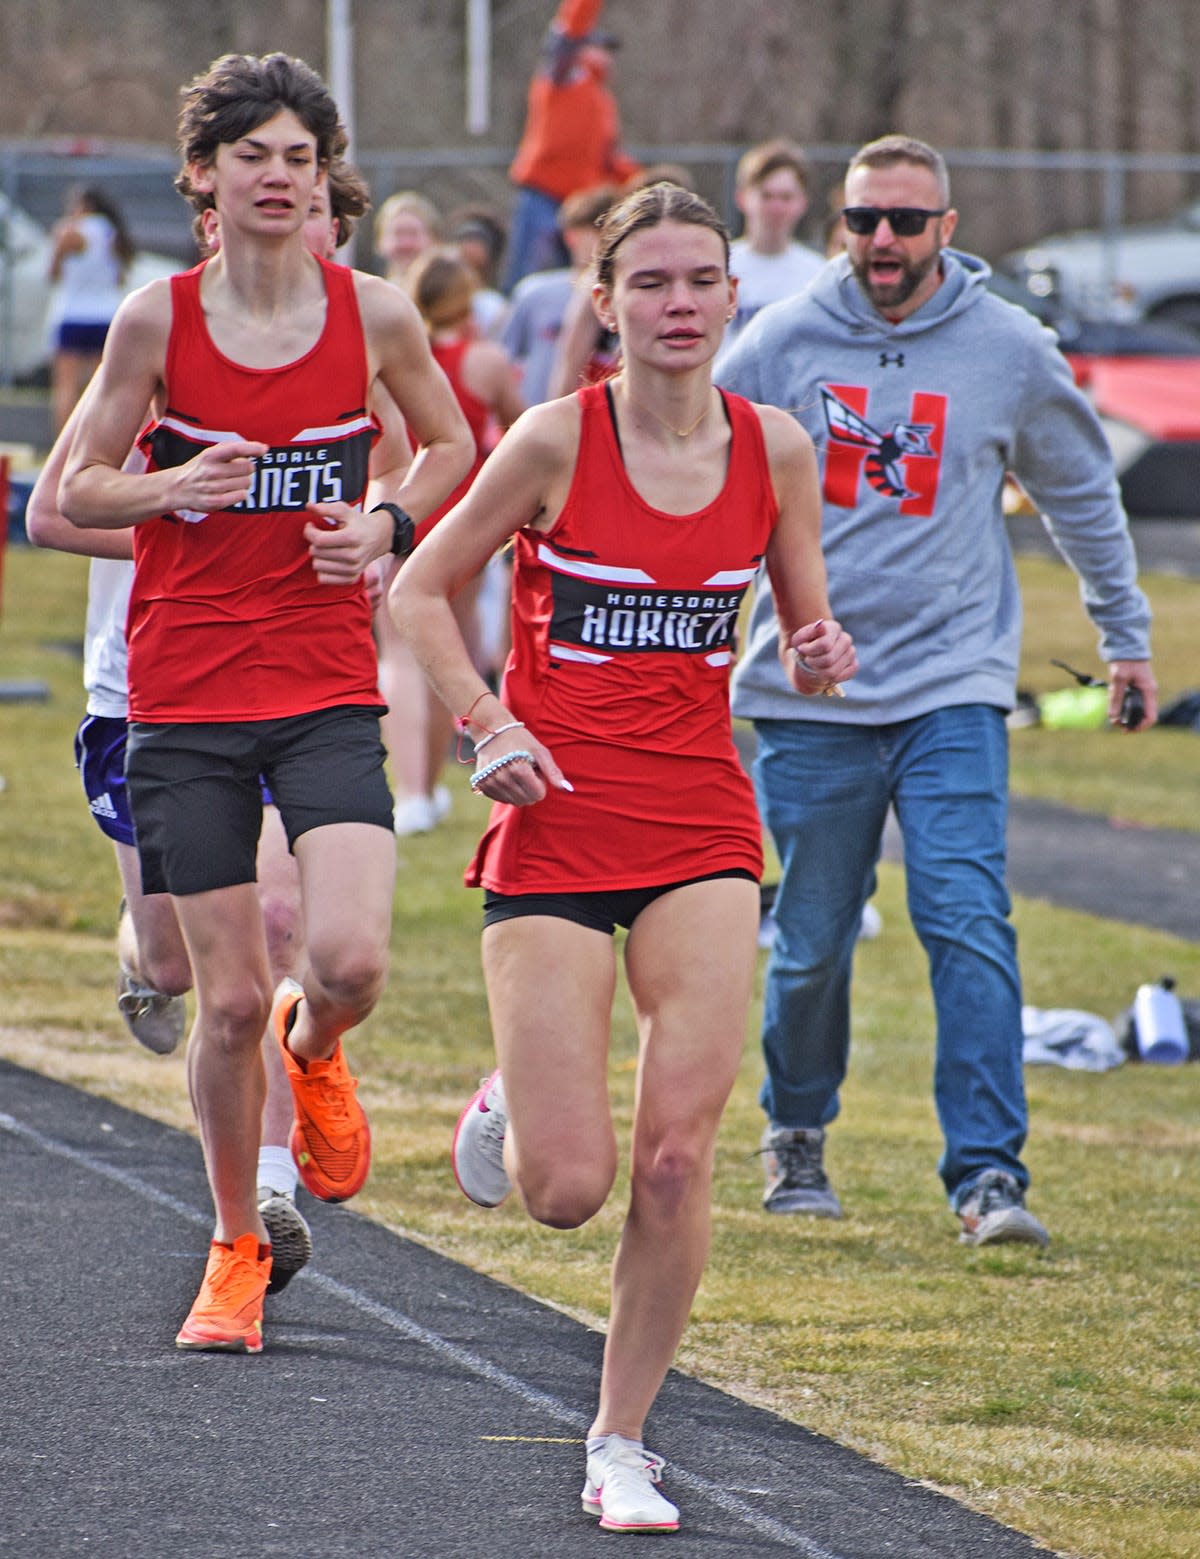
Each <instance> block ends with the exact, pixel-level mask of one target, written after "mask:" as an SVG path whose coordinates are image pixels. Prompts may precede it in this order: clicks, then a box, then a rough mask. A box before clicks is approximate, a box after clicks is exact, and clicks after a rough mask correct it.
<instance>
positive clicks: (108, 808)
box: [88, 790, 117, 819]
mask: <svg viewBox="0 0 1200 1559" xmlns="http://www.w3.org/2000/svg"><path fill="white" fill-rule="evenodd" d="M88 805H89V807H90V808H91V811H92V815H93V817H110V818H114V819H115V818H116V815H117V809H116V807H114V806H113V804H112V797H111V796H110V795H109V793H108V791H107V790H106V791H105V792H104V794H103V795H102V796H96V797H95V798H94V799H93V800H92V801H90V802H89V803H88Z"/></svg>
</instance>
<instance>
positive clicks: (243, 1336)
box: [175, 1233, 271, 1353]
mask: <svg viewBox="0 0 1200 1559" xmlns="http://www.w3.org/2000/svg"><path fill="white" fill-rule="evenodd" d="M270 1276H271V1247H270V1246H269V1245H260V1244H259V1243H258V1235H257V1234H253V1233H251V1234H243V1235H240V1236H239V1237H238V1238H237V1239H236V1240H234V1242H233V1244H232V1245H222V1244H219V1243H218V1242H217V1241H216V1240H214V1241H213V1242H212V1246H211V1247H210V1249H209V1252H208V1265H207V1266H206V1267H205V1269H204V1281H203V1283H201V1285H200V1292H199V1293H198V1294H197V1295H196V1303H195V1304H194V1305H193V1306H192V1308H191V1312H190V1314H189V1315H188V1318H187V1320H186V1321H185V1322H184V1323H183V1326H182V1327H181V1328H180V1331H179V1335H178V1336H177V1337H176V1339H175V1346H176V1347H177V1348H187V1349H190V1350H192V1351H193V1352H196V1353H203V1352H209V1351H211V1352H216V1353H261V1352H262V1345H263V1338H262V1313H263V1295H264V1294H265V1293H266V1291H267V1280H268V1279H269V1278H270Z"/></svg>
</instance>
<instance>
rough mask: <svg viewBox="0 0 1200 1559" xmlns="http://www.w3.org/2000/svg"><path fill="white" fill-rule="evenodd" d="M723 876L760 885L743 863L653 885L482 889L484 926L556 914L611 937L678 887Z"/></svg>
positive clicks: (558, 917) (562, 918)
mask: <svg viewBox="0 0 1200 1559" xmlns="http://www.w3.org/2000/svg"><path fill="white" fill-rule="evenodd" d="M720 877H743V878H745V880H746V881H747V882H752V883H754V884H755V885H756V886H757V883H758V878H757V877H756V876H755V875H754V873H753V872H748V871H746V870H745V869H744V868H743V867H741V866H734V867H730V868H729V869H728V870H726V871H721V872H705V873H704V874H703V875H702V876H700V877H685V878H684V879H683V881H682V882H660V883H657V884H655V886H654V887H653V888H601V889H599V890H598V891H595V892H591V893H493V892H492V890H491V889H490V888H485V889H484V892H483V923H484V926H485V927H486V926H495V925H499V923H500V922H501V921H502V920H519V919H520V918H521V917H522V916H523V915H553V916H554V917H555V919H557V920H573V921H574V922H575V924H576V925H577V926H589V927H591V929H592V930H594V931H604V932H606V933H607V934H608V935H609V936H613V935H614V934H615V933H616V929H617V927H618V926H624V928H625V929H626V931H628V930H629V928H630V926H632V925H633V923H634V921H635V920H636V919H637V917H638V916H639V915H640V914H641V912H642V911H643V910H644V909H645V907H646V905H647V904H653V903H654V901H655V899H661V898H662V896H663V894H664V893H670V892H671V891H672V890H673V889H675V888H686V887H687V886H688V884H689V883H693V882H715V881H716V880H717V879H718V878H720Z"/></svg>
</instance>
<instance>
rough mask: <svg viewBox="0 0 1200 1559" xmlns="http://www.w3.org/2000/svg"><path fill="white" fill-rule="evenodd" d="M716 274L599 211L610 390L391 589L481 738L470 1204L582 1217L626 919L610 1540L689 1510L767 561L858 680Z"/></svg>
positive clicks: (454, 516) (645, 202)
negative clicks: (476, 1074)
mask: <svg viewBox="0 0 1200 1559" xmlns="http://www.w3.org/2000/svg"><path fill="white" fill-rule="evenodd" d="M727 262H728V241H727V238H726V235H725V231H724V228H723V227H722V225H721V223H720V220H719V218H718V217H717V216H716V214H715V212H713V211H712V209H711V207H709V206H708V205H707V204H706V203H705V202H704V201H702V200H700V199H699V198H698V197H696V196H694V195H692V194H690V193H689V192H688V191H685V190H682V189H680V188H678V187H676V186H672V185H668V184H659V185H655V186H653V187H651V188H649V189H645V190H641V191H638V192H637V193H636V194H634V195H632V196H630V197H629V198H628V199H626V200H625V201H624V202H622V203H621V204H620V205H619V206H617V207H616V208H615V209H614V210H613V211H612V212H610V213H609V215H608V217H607V218H606V220H605V223H604V226H603V228H602V232H601V239H600V250H599V256H598V268H597V276H598V280H597V283H596V287H595V291H594V294H593V302H594V307H595V309H596V313H597V316H598V318H599V319H600V321H601V322H602V323H603V324H604V325H606V326H608V327H610V328H611V327H614V326H615V328H616V329H617V330H618V332H619V334H620V338H621V342H622V346H623V354H624V355H623V365H622V368H621V371H620V373H619V374H618V375H617V376H616V377H615V378H613V379H611V380H610V381H609V382H608V383H607V384H601V385H594V386H590V387H588V388H586V389H584V390H581V391H580V392H579V394H578V395H574V396H569V397H567V398H565V399H563V400H559V401H553V402H549V403H547V404H545V405H542V406H537V407H534V408H533V409H532V410H530V411H528V412H526V413H525V415H524V416H523V417H522V418H521V419H520V421H519V422H518V423H517V425H516V426H515V427H514V428H513V430H512V431H511V432H510V433H509V434H508V435H507V436H506V437H505V438H504V439H503V440H502V441H501V443H500V445H499V447H498V448H497V450H496V451H495V453H494V454H493V456H492V458H491V459H490V460H489V462H488V464H487V466H486V467H485V469H484V470H483V471H482V472H481V473H480V476H479V478H478V480H477V481H476V482H475V484H474V486H473V487H472V488H471V491H470V492H469V494H468V495H467V497H466V498H465V499H464V500H463V501H462V502H461V503H460V504H459V505H458V507H457V508H456V509H455V510H454V511H453V512H452V513H451V514H450V515H449V516H448V517H447V518H446V519H445V520H444V521H442V523H441V524H440V525H439V526H438V528H437V530H436V531H435V532H434V534H433V535H432V537H431V538H430V539H429V540H428V541H427V542H425V543H424V544H423V545H422V546H421V547H420V548H419V549H418V551H417V552H416V553H415V554H414V555H413V557H412V558H411V559H410V560H409V562H408V563H407V564H406V565H405V566H404V567H403V568H402V569H401V571H400V574H399V576H398V578H397V580H396V583H395V584H394V586H393V588H392V594H391V607H392V610H393V611H394V613H395V615H396V617H397V620H398V622H399V623H400V625H401V627H402V629H403V631H404V633H405V634H406V636H407V637H408V639H409V642H410V643H411V644H412V646H413V648H414V651H415V653H416V655H417V657H418V659H419V660H420V661H421V663H422V664H423V666H424V667H425V669H426V672H427V674H428V676H429V677H430V680H431V681H432V683H433V685H434V687H435V688H436V690H437V691H438V693H439V694H440V695H441V697H442V698H443V700H444V701H445V702H446V703H447V704H448V705H449V707H450V708H451V709H453V710H455V711H457V712H458V713H459V725H460V729H462V730H464V731H466V732H469V734H470V735H471V737H472V738H473V740H474V742H475V748H476V768H475V773H474V776H473V778H472V785H473V788H475V789H476V790H477V791H479V792H480V793H482V794H484V795H486V796H489V797H490V798H491V799H492V800H493V802H494V803H495V805H494V806H493V810H492V818H491V822H490V824H489V826H488V829H487V832H486V834H485V836H484V838H483V841H482V842H481V844H480V847H479V850H478V852H477V854H476V858H475V860H474V862H473V863H472V865H471V868H470V870H469V872H468V881H469V882H471V883H479V884H481V885H482V886H483V887H484V889H485V916H484V922H485V929H484V935H483V962H484V971H485V976H486V980H487V988H488V999H489V1004H490V1008H491V1016H492V1024H493V1029H494V1033H495V1040H496V1050H497V1059H498V1061H499V1067H498V1069H497V1071H496V1072H494V1073H493V1074H492V1076H491V1077H490V1078H488V1080H487V1082H486V1083H485V1084H484V1085H483V1087H482V1088H481V1089H480V1090H479V1092H478V1093H477V1094H476V1095H475V1097H474V1099H472V1101H471V1103H470V1104H469V1105H468V1107H467V1109H466V1110H465V1111H464V1113H463V1116H462V1118H461V1119H460V1122H459V1126H458V1130H457V1132H456V1133H455V1142H454V1168H455V1174H456V1177H457V1178H458V1181H459V1184H460V1185H461V1187H462V1189H463V1190H464V1191H465V1192H466V1194H467V1195H468V1196H470V1197H472V1198H473V1199H474V1200H475V1201H477V1202H480V1203H482V1204H483V1205H485V1206H493V1205H495V1204H496V1203H498V1202H500V1201H501V1200H502V1199H503V1198H504V1196H505V1195H506V1194H507V1191H508V1190H509V1188H510V1185H512V1184H515V1185H516V1186H517V1188H518V1190H519V1191H520V1194H521V1197H522V1199H523V1201H524V1203H525V1205H526V1207H527V1209H528V1210H529V1212H530V1213H531V1214H532V1215H533V1217H535V1218H536V1219H538V1220H539V1221H540V1222H542V1223H545V1224H548V1225H550V1226H552V1227H555V1228H574V1227H577V1226H578V1225H580V1224H582V1223H584V1222H585V1221H586V1220H587V1219H589V1218H590V1217H592V1215H593V1214H594V1213H595V1212H596V1211H597V1210H598V1209H599V1208H600V1207H601V1206H602V1205H603V1203H604V1201H605V1199H606V1198H607V1196H608V1194H609V1191H610V1190H611V1187H612V1184H613V1180H614V1177H615V1174H616V1167H617V1147H616V1142H615V1139H614V1132H613V1126H612V1118H611V1111H610V1104H609V1096H608V1079H607V1072H608V1046H609V1027H610V1020H611V1004H612V998H613V991H614V985H615V976H616V971H615V958H614V948H613V936H612V933H613V930H614V927H615V925H616V924H621V925H624V926H626V927H628V931H629V935H628V938H627V941H626V943H625V968H626V973H627V977H628V983H629V989H630V992H631V995H632V998H633V1002H634V1006H635V1009H636V1013H637V1024H638V1034H639V1052H640V1053H639V1059H638V1077H637V1102H636V1108H635V1115H634V1126H633V1143H632V1155H631V1157H632V1174H631V1181H632V1183H631V1195H630V1204H629V1211H628V1216H627V1218H626V1221H625V1226H624V1229H623V1231H622V1234H621V1240H620V1244H619V1247H618V1250H617V1255H616V1260H615V1263H614V1267H613V1276H612V1311H611V1318H610V1322H609V1328H608V1338H607V1343H606V1346H605V1353H604V1365H603V1371H602V1375H601V1382H600V1400H599V1406H598V1409H597V1413H596V1417H595V1419H594V1421H593V1423H592V1427H591V1429H590V1431H589V1436H588V1457H587V1476H586V1482H585V1484H584V1489H583V1506H584V1509H585V1511H587V1512H588V1513H590V1514H592V1515H598V1516H599V1517H600V1520H601V1525H602V1526H604V1527H605V1528H607V1529H609V1530H617V1531H645V1532H652V1531H673V1530H675V1528H676V1527H677V1526H678V1524H679V1513H678V1511H677V1509H676V1508H675V1506H674V1505H673V1504H671V1503H670V1501H668V1500H667V1499H666V1498H665V1497H664V1496H663V1494H662V1493H661V1492H660V1489H659V1483H660V1471H661V1466H662V1463H661V1460H660V1458H658V1457H655V1456H653V1455H652V1454H651V1453H649V1452H647V1451H646V1450H645V1448H644V1446H643V1444H642V1431H643V1424H644V1420H645V1417H646V1414H647V1412H648V1410H649V1408H650V1406H651V1404H652V1403H653V1401H654V1398H655V1396H656V1394H657V1392H658V1389H659V1387H660V1385H661V1384H662V1381H663V1378H664V1376H665V1374H666V1371H667V1369H668V1367H669V1366H670V1363H671V1360H672V1358H673V1356H674V1354H675V1350H676V1347H677V1345H678V1343H679V1339H680V1336H681V1335H682V1332H683V1328H684V1325H685V1323H686V1320H687V1316H688V1311H689V1309H690V1307H691V1303H692V1299H693V1297H694V1295H695V1291H696V1287H697V1284H698V1283H699V1280H700V1275H701V1272H702V1270H703V1267H704V1262H705V1257H706V1254H707V1248H708V1239H709V1222H710V1184H711V1176H712V1163H713V1152H714V1143H715V1139H716V1132H717V1125H718V1122H719V1120H720V1116H721V1112H722V1110H723V1108H724V1105H725V1101H726V1099H727V1097H728V1095H729V1091H730V1089H731V1087H732V1085H733V1081H734V1077H735V1074H736V1071H737V1066H738V1061H739V1058H740V1056H741V1053H742V1047H743V1041H744V1037H745V1025H746V1018H747V1013H748V1009H749V1004H750V997H751V987H752V981H753V974H754V967H755V946H756V933H757V925H758V887H757V877H758V875H759V873H760V871H761V829H760V825H759V821H758V816H757V812H756V809H755V806H754V798H753V794H752V791H751V787H750V783H749V780H748V779H747V778H746V776H745V774H744V773H743V771H742V769H741V766H740V764H739V763H738V759H737V755H736V753H735V750H734V747H733V741H732V732H731V725H730V716H729V703H728V688H727V683H728V674H729V665H730V662H731V660H732V655H733V639H734V628H735V624H736V619H737V612H738V606H739V604H740V601H741V598H742V596H743V594H744V592H745V590H746V588H747V586H748V585H749V583H750V581H751V580H752V578H753V576H754V573H755V570H756V568H757V566H758V564H759V563H760V561H764V560H765V563H766V566H767V568H768V570H769V572H770V576H771V580H772V584H773V586H774V589H775V592H776V596H777V599H778V601H779V608H780V622H781V625H782V627H781V635H780V654H781V656H782V657H783V659H784V662H785V664H786V665H787V666H788V669H789V673H790V676H791V680H792V682H793V685H794V686H795V687H796V689H797V690H798V691H799V692H801V693H810V694H820V693H822V692H825V691H833V690H834V689H835V688H836V684H837V683H838V682H840V681H843V680H845V679H847V678H848V677H850V676H852V675H853V674H854V671H855V668H856V661H855V656H854V647H853V645H852V643H851V641H850V639H849V637H848V635H847V634H846V633H845V632H844V631H843V630H842V628H841V627H840V626H839V625H838V624H837V623H836V622H834V621H832V619H831V616H830V611H829V602H828V599H827V595H826V587H825V570H824V565H823V562H822V558H821V550H820V536H819V526H820V502H819V497H818V489H817V476H816V461H815V457H814V454H813V450H812V446H811V444H810V442H809V440H808V438H807V436H806V435H805V433H804V432H803V431H802V430H801V429H800V428H799V427H798V425H797V424H796V423H795V422H794V421H793V419H792V418H791V417H789V416H788V415H787V414H786V413H784V412H781V411H779V410H777V409H773V408H770V407H764V406H752V405H751V404H750V403H749V402H748V401H745V400H742V399H741V398H740V397H737V396H733V395H724V394H721V393H720V392H718V391H717V390H716V389H715V388H714V386H713V384H712V379H711V372H710V370H711V363H712V359H713V357H714V355H715V353H716V351H717V348H718V346H719V344H720V341H721V336H722V333H723V331H724V327H725V323H726V321H727V320H728V319H729V318H730V316H731V315H732V313H733V310H734V298H735V287H734V284H733V283H732V282H731V281H730V279H729V274H728V264H727ZM509 536H515V563H514V585H513V650H512V653H511V655H510V657H509V661H508V665H507V668H506V671H505V677H504V682H503V685H502V687H501V690H500V696H499V697H498V696H496V695H494V694H492V693H490V692H489V691H488V689H487V687H486V685H485V684H484V682H483V680H482V679H481V678H480V677H479V675H478V674H477V673H476V672H475V670H474V669H473V667H472V665H471V662H470V658H469V656H468V655H467V652H466V649H465V647H464V646H463V643H462V639H461V637H460V635H459V633H458V631H457V628H456V626H455V622H454V616H453V612H452V610H451V607H450V599H451V597H452V596H453V594H454V592H455V590H456V589H457V588H458V587H459V586H460V585H461V584H462V583H463V582H464V581H465V580H467V579H469V578H470V577H471V576H472V575H473V574H474V573H475V572H476V571H477V570H478V569H479V568H480V566H481V565H482V564H483V562H484V561H485V559H486V558H487V557H488V556H490V554H491V553H492V552H493V551H494V550H495V549H496V548H497V547H498V546H500V545H501V544H502V543H503V542H504V541H505V540H506V539H507V538H508V537H509Z"/></svg>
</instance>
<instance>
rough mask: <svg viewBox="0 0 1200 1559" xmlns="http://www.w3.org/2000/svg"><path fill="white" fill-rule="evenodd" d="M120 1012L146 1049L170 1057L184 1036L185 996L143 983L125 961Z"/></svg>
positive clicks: (121, 973)
mask: <svg viewBox="0 0 1200 1559" xmlns="http://www.w3.org/2000/svg"><path fill="white" fill-rule="evenodd" d="M117 1011H118V1012H119V1013H120V1014H121V1016H122V1017H123V1018H124V1019H125V1026H126V1028H127V1029H128V1030H129V1032H130V1033H131V1034H132V1035H133V1037H134V1039H136V1040H137V1042H138V1044H139V1045H145V1047H146V1049H147V1050H153V1052H154V1054H155V1055H156V1056H169V1055H170V1054H171V1052H172V1050H174V1049H175V1047H176V1045H178V1043H179V1041H180V1040H181V1039H182V1038H183V1030H184V1024H185V1022H186V1018H187V1010H186V1007H185V1005H184V1000H183V997H182V996H164V995H163V993H162V992H161V991H156V990H155V989H154V987H153V986H152V985H143V984H142V982H141V981H140V980H138V979H136V978H135V977H134V976H133V975H132V974H130V972H129V970H128V969H126V967H125V965H124V964H122V965H121V967H120V971H119V973H118V974H117Z"/></svg>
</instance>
